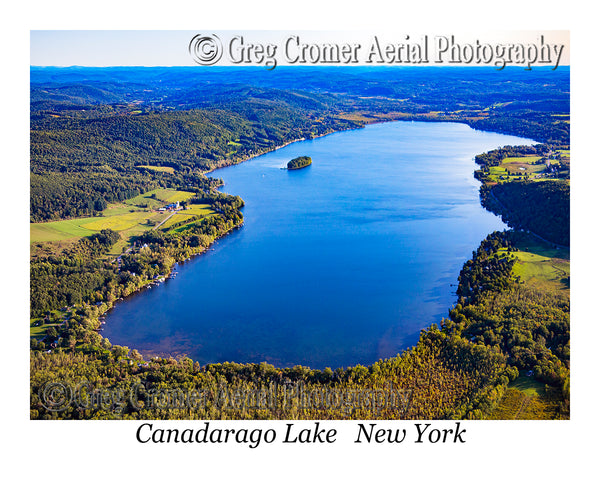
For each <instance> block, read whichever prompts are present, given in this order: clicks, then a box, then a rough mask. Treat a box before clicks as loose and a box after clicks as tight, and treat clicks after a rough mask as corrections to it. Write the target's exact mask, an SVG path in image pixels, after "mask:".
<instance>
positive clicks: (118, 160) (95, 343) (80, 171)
mask: <svg viewBox="0 0 600 480" xmlns="http://www.w3.org/2000/svg"><path fill="white" fill-rule="evenodd" d="M544 81H546V80H544ZM44 88H46V89H47V88H48V87H47V85H46V86H45V87H44ZM70 88H71V90H70V95H71V99H70V100H68V101H65V100H64V98H65V97H64V96H63V97H60V99H58V98H57V97H56V96H53V95H48V94H42V92H41V91H38V90H35V88H34V90H35V95H33V96H32V137H31V138H32V160H31V185H32V191H31V198H32V200H31V219H32V221H40V220H45V221H47V220H51V219H58V218H61V219H64V218H71V217H74V216H75V217H76V216H81V215H101V212H102V211H103V210H104V208H106V206H107V204H108V203H110V202H111V201H115V200H124V199H127V198H132V197H135V196H136V195H138V194H139V193H142V192H143V191H148V190H150V189H152V188H155V187H170V188H176V189H181V190H185V191H189V192H191V193H193V194H194V198H193V199H192V200H191V202H192V203H193V202H198V203H206V204H207V205H210V206H211V208H213V210H214V211H215V212H216V214H215V215H213V216H209V217H207V218H203V219H201V220H198V221H192V222H189V224H187V225H184V226H185V229H183V230H182V231H176V230H175V229H173V231H170V232H166V233H165V232H154V231H152V232H146V233H144V234H142V235H139V236H138V237H137V238H136V239H135V242H134V245H133V246H132V248H131V249H130V250H129V252H128V253H125V252H124V253H123V254H122V255H121V256H120V262H119V263H117V262H113V261H111V260H109V259H107V257H106V254H107V252H108V250H109V249H110V248H111V247H112V246H113V245H114V244H115V242H116V241H117V237H118V234H117V233H116V232H113V231H111V230H108V229H107V230H103V231H101V232H100V233H99V234H96V235H93V236H92V237H87V238H83V239H81V240H79V241H78V242H77V243H75V244H74V245H72V246H71V247H69V248H68V249H67V250H64V251H63V252H58V253H54V254H50V255H46V256H38V257H35V258H32V260H31V315H32V318H34V319H36V321H38V322H42V324H43V323H46V324H51V325H52V326H51V327H50V328H48V329H47V330H45V331H46V335H45V337H44V338H43V339H42V340H41V341H38V340H35V339H32V341H31V350H32V351H31V378H30V381H31V407H30V408H31V418H40V419H49V418H132V419H135V418H157V419H162V418H311V419H313V418H315V419H316V418H357V419H358V418H409V419H437V418H486V417H487V416H488V415H490V414H491V412H493V411H494V409H495V408H496V407H497V405H498V404H499V402H500V401H501V399H502V398H503V395H504V394H505V393H506V391H507V388H508V385H509V383H510V382H512V381H514V380H515V379H517V378H518V377H519V375H524V374H528V375H531V376H532V377H533V378H536V379H537V380H539V381H540V382H544V383H545V384H546V385H548V388H549V390H548V392H549V395H550V397H552V398H555V399H557V404H556V408H555V409H554V410H552V412H550V413H549V415H550V417H549V418H568V415H569V413H568V411H569V409H568V405H569V301H568V297H564V296H563V295H558V296H557V295H553V294H552V293H548V292H540V291H536V290H535V289H533V288H531V287H528V286H526V285H522V284H521V283H520V282H519V280H518V278H516V277H515V276H514V274H513V273H512V266H513V264H514V262H515V259H514V258H513V257H512V256H511V252H512V251H514V250H515V249H516V247H515V242H516V240H515V237H514V235H515V234H514V233H510V232H509V233H498V232H496V233H493V234H491V235H490V236H488V238H487V239H485V240H484V241H483V242H482V244H481V246H480V247H479V248H478V249H477V250H476V251H475V252H474V253H473V258H472V259H470V260H468V261H467V262H466V263H465V265H464V267H463V269H462V271H461V273H460V276H459V286H458V290H457V293H458V298H459V300H458V302H457V304H456V305H454V306H452V308H451V309H450V311H449V318H447V319H445V320H444V321H443V322H442V324H441V325H432V326H431V327H430V328H428V329H425V330H423V332H422V334H421V337H420V339H419V341H418V343H417V345H416V346H415V347H413V348H411V349H408V350H407V351H405V352H403V353H402V354H398V356H397V357H395V358H391V359H387V360H380V361H379V362H375V363H374V364H373V365H370V366H367V367H365V366H361V365H358V366H355V367H352V368H348V369H345V370H344V369H338V370H336V371H332V370H331V369H325V370H323V371H320V370H314V369H310V368H306V367H300V366H298V367H294V368H276V367H273V366H271V365H266V364H260V365H239V364H235V363H224V364H211V365H203V366H202V365H199V364H198V363H197V362H193V360H190V359H188V358H179V359H158V358H155V359H144V358H142V356H141V355H139V353H137V351H135V350H130V349H129V348H127V347H121V346H112V345H110V342H108V340H106V339H105V338H102V336H101V335H100V334H99V333H98V331H97V330H98V329H99V327H100V323H101V318H102V315H104V314H105V313H106V311H107V310H108V309H109V308H111V306H112V305H113V304H114V302H115V301H118V299H119V298H122V297H124V296H127V295H129V294H131V293H132V292H134V291H137V290H139V289H140V288H141V287H143V286H145V285H146V284H147V283H148V282H150V281H152V280H153V279H155V278H156V277H157V276H164V275H168V273H169V272H170V271H171V268H172V266H173V265H174V264H175V262H177V261H181V260H183V259H186V258H189V257H190V256H191V255H195V254H198V253H201V252H202V251H204V250H205V249H206V248H207V247H208V246H209V245H210V244H211V243H212V242H213V241H214V240H215V239H216V238H218V237H219V236H222V235H224V234H226V233H227V232H228V231H230V230H231V229H232V228H235V227H238V226H240V225H241V224H242V222H243V216H242V213H241V208H242V207H243V200H242V199H239V198H238V197H231V196H229V195H225V194H221V193H218V192H215V191H214V188H215V187H216V186H218V184H219V183H218V181H216V180H214V179H209V178H208V177H205V176H204V173H205V172H206V171H210V170H213V169H215V168H218V167H220V166H224V165H229V164H233V163H236V162H239V161H243V160H245V159H247V158H250V157H251V156H255V155H258V154H260V153H263V152H265V151H268V150H271V149H273V148H276V147H277V146H279V145H282V144H284V143H287V142H289V141H292V140H296V139H299V138H311V137H314V136H319V135H323V134H326V133H329V132H332V131H339V130H344V129H347V128H357V127H360V126H362V125H364V124H365V123H369V122H373V121H387V120H397V119H401V120H411V119H412V120H414V119H418V120H425V121H462V122H464V123H467V124H470V125H471V126H473V127H474V128H481V129H491V130H494V129H497V131H504V133H513V134H514V133H517V132H519V133H518V134H521V135H523V136H526V137H530V138H536V139H540V140H542V141H545V142H546V143H544V145H543V146H538V147H534V150H533V152H531V151H529V152H528V153H541V154H544V153H545V152H546V151H547V150H549V149H551V148H554V147H555V146H556V145H565V144H567V145H568V123H566V124H563V123H551V122H550V120H549V119H550V118H551V116H552V115H553V114H554V113H553V112H551V111H550V112H548V111H545V112H535V114H533V113H532V111H527V112H526V114H525V113H524V112H523V108H525V107H523V106H521V108H520V109H515V110H511V111H510V112H509V113H508V111H507V110H506V105H505V106H502V105H501V104H499V103H498V102H497V98H496V99H495V101H494V102H492V103H490V104H489V105H492V104H493V105H494V109H501V110H502V109H503V108H504V109H505V111H502V112H498V113H497V114H490V113H487V114H485V115H483V116H481V117H480V118H478V119H476V118H475V119H474V116H475V117H476V116H477V115H480V114H481V112H483V111H488V112H490V110H489V105H488V107H485V105H475V106H473V111H471V112H465V111H464V110H462V111H461V112H458V111H450V110H449V109H448V110H444V111H443V113H442V114H439V113H437V114H434V115H432V114H430V113H428V112H430V111H431V110H433V108H435V107H436V106H439V105H441V103H442V102H446V101H447V100H442V99H441V98H440V99H439V100H438V101H439V102H440V103H439V104H437V105H436V104H435V101H434V102H432V105H429V106H428V107H427V108H426V107H425V106H424V105H423V104H420V105H418V103H419V102H417V101H413V103H411V104H408V105H406V104H404V105H402V108H399V105H400V104H399V103H398V102H397V99H395V98H394V97H390V98H388V99H387V100H385V99H383V98H379V97H378V98H376V99H374V100H373V102H372V103H371V104H370V105H369V106H367V104H366V103H365V101H364V100H363V99H361V97H359V96H352V95H346V96H341V97H340V95H339V94H332V93H329V92H324V93H323V92H320V93H314V92H312V93H306V92H303V93H302V94H300V93H299V92H298V91H285V90H277V91H273V90H271V91H269V93H270V94H273V93H275V95H276V96H275V99H274V100H273V97H271V96H270V97H269V98H271V99H270V100H265V99H266V98H267V97H266V96H265V93H266V92H265V91H262V90H261V89H258V88H256V87H251V88H247V89H246V90H245V91H244V95H243V98H244V101H243V102H241V103H239V104H235V106H234V101H233V99H235V98H236V96H239V95H240V87H235V88H233V89H232V90H231V91H226V90H227V89H223V90H218V91H213V92H212V94H211V96H210V98H206V97H204V98H205V99H204V100H203V103H197V100H193V101H192V100H190V98H192V97H189V98H187V99H186V100H185V103H186V108H188V110H185V111H177V110H175V111H163V110H161V109H164V108H166V107H168V106H169V105H170V102H169V101H165V102H162V103H160V104H153V106H152V107H150V106H148V107H145V106H144V103H143V102H142V103H141V104H131V103H129V106H128V103H127V102H124V103H119V102H121V101H122V100H123V98H122V97H119V96H118V95H117V94H116V93H115V95H117V97H110V96H108V95H107V90H104V89H102V90H101V93H102V96H107V97H108V98H110V99H111V100H113V103H112V104H105V105H102V104H101V103H102V102H100V105H99V104H97V103H96V104H94V103H90V98H89V97H88V96H89V95H91V96H92V98H95V100H94V102H98V101H99V93H100V92H99V91H98V90H94V89H91V90H86V91H85V97H86V100H79V99H81V98H83V97H82V95H83V92H82V91H81V90H77V91H76V92H75V91H74V90H73V89H74V87H70ZM242 90H243V88H242ZM61 92H62V95H64V94H66V93H68V92H67V91H66V90H65V89H64V87H63V89H62V91H61ZM377 93H379V94H381V93H383V92H377ZM388 93H389V92H388ZM177 95H178V96H177V97H176V98H175V97H173V100H172V101H171V103H173V104H175V103H176V102H181V101H182V100H183V98H182V97H181V93H177ZM567 96H568V94H567ZM76 97H77V98H78V100H76V101H75V100H73V99H75V98H76ZM558 97H560V95H558ZM474 98H476V97H474ZM114 100H116V102H114ZM130 100H131V99H130ZM515 103H518V102H515ZM82 104H83V105H87V106H88V109H87V111H82V110H81V108H80V106H81V105H82ZM533 104H534V105H536V106H537V105H538V104H537V103H536V102H535V101H534V102H533ZM559 104H560V102H557V105H559ZM148 105H150V104H148ZM214 105H217V108H214ZM560 105H562V104H560ZM192 106H193V107H194V108H197V109H198V110H194V109H191V110H190V109H189V107H192ZM525 106H531V104H527V103H525ZM484 108H488V110H484ZM535 108H536V107H534V110H535ZM560 108H561V109H560V110H559V112H560V114H561V115H563V114H564V110H563V109H562V108H563V107H562V106H561V107H560ZM133 109H135V110H133ZM146 109H148V110H146ZM369 109H370V111H369ZM132 112H133V113H132ZM331 112H334V113H335V115H334V114H332V113H331ZM477 112H480V113H477ZM507 113H508V114H507ZM57 114H59V116H62V117H63V118H55V116H56V115H57ZM501 118H503V119H504V120H502V122H501V121H500V119H501ZM509 118H512V119H513V123H510V122H509V121H508V119H509ZM207 119H209V121H207ZM494 119H496V120H494ZM203 122H204V123H203ZM211 122H212V123H211ZM552 125H554V126H552ZM565 132H566V133H565ZM200 146H202V148H203V149H204V150H202V149H199V147H200ZM508 153H509V152H502V153H501V154H500V155H499V156H500V157H502V156H504V157H506V155H507V154H508ZM510 153H511V154H525V153H526V152H525V151H510ZM485 155H487V156H486V157H485V158H484V157H481V158H480V161H478V163H480V162H481V163H480V165H483V166H484V167H485V166H486V162H487V164H488V166H489V165H492V163H493V162H494V161H496V160H494V159H495V158H497V157H498V156H497V155H496V154H494V153H493V152H488V153H487V154H485ZM495 155H496V156H495ZM504 157H503V158H504ZM140 159H143V161H141V162H140ZM490 162H492V163H490ZM143 165H149V166H154V167H159V168H164V167H169V168H170V169H172V173H165V171H160V170H158V169H157V170H154V171H153V170H151V169H140V168H139V167H140V166H143ZM492 166H493V165H492ZM476 176H477V174H476ZM478 178H480V177H478ZM481 179H482V178H480V180H481ZM549 185H551V186H549ZM568 188H569V187H568V185H566V187H565V186H564V184H558V183H556V184H555V183H550V182H540V183H539V184H536V183H531V185H530V184H529V183H527V182H507V183H502V184H497V185H486V184H484V185H483V186H482V203H483V204H484V205H485V206H486V207H487V208H490V209H492V211H494V212H495V213H497V214H502V215H503V218H505V221H507V222H508V223H509V224H510V225H513V226H515V227H517V228H524V229H531V230H532V231H533V232H536V233H538V232H541V233H542V234H546V233H547V232H550V235H549V236H550V238H549V239H550V240H553V241H554V240H556V241H557V243H560V242H564V241H565V238H567V243H566V244H567V245H568V222H566V223H565V218H568V216H567V215H568ZM492 189H493V190H492ZM67 192H68V193H67ZM490 192H494V196H493V197H492V196H491V195H490V194H489V193H490ZM496 193H497V195H496ZM549 196H550V197H549ZM496 197H498V198H496ZM527 198H534V199H535V198H540V199H548V198H550V202H547V203H546V205H550V206H552V205H554V206H556V204H557V202H558V203H560V205H561V206H560V209H559V211H560V212H562V213H561V214H559V215H555V217H556V218H555V219H554V220H551V217H552V215H553V213H555V212H556V208H548V207H542V210H541V211H540V210H539V209H536V211H535V212H530V211H527V209H526V208H524V207H526V206H527V201H524V199H527ZM552 198H556V199H558V200H556V201H555V200H552ZM494 199H496V200H497V203H496V204H494V203H493V200H494ZM536 201H537V200H536ZM565 204H566V207H565ZM501 206H503V207H501ZM502 208H503V209H502ZM565 208H566V209H567V210H566V211H565ZM196 220H197V219H196ZM552 221H554V223H552ZM549 222H550V223H549ZM565 229H566V230H565ZM547 237H548V235H547V236H546V237H545V238H547ZM559 241H560V242H559ZM83 379H85V382H86V398H88V400H89V398H90V396H89V395H88V394H89V393H90V392H93V391H109V392H114V393H116V392H123V391H133V390H135V391H136V392H137V393H136V395H137V396H136V398H137V399H138V400H140V401H141V402H142V403H141V404H139V403H138V404H132V402H130V401H126V402H124V405H122V408H119V409H118V410H115V408H114V404H113V405H108V406H107V405H103V404H98V403H94V402H89V401H88V402H87V403H85V402H83V403H84V404H83V405H76V404H75V403H73V404H71V405H68V406H66V407H65V408H64V409H63V408H61V409H58V410H54V411H53V410H52V409H48V408H47V406H48V405H47V402H46V401H45V400H46V397H45V394H46V391H45V390H44V388H45V386H47V385H48V384H51V383H52V382H63V383H64V382H66V383H68V384H69V385H71V386H72V388H73V389H76V386H77V385H80V384H81V382H82V380H83ZM140 385H142V386H143V388H141V387H139V386H140ZM290 385H292V386H294V385H295V386H297V385H302V386H303V388H306V389H309V390H310V389H312V390H315V389H317V390H318V389H337V390H340V391H342V392H350V391H352V392H355V391H358V392H369V391H373V390H378V389H379V390H381V389H385V388H388V389H389V388H391V389H395V390H398V391H409V392H410V395H411V401H410V402H409V404H408V405H406V408H404V409H402V410H397V409H389V408H388V409H381V408H378V409H374V408H372V405H371V406H370V407H367V406H365V407H364V408H358V409H354V410H352V411H347V410H344V409H342V410H340V409H339V408H323V407H319V408H316V407H308V408H306V407H305V406H303V405H302V404H301V403H300V404H299V403H296V404H293V402H292V404H286V406H285V408H283V407H278V408H273V407H272V406H271V407H270V408H251V409H239V408H224V406H223V404H222V402H220V401H219V393H218V392H219V391H221V390H223V389H240V390H246V391H250V390H257V389H267V388H275V392H279V393H276V397H277V395H281V390H280V389H281V388H284V389H285V388H288V389H289V388H291V387H290ZM273 386H275V387H273ZM161 388H162V389H167V390H169V391H172V392H180V393H181V392H186V391H188V392H189V391H197V390H201V391H203V392H210V393H209V394H208V396H207V398H206V401H205V403H204V404H203V406H202V408H190V407H189V406H187V407H185V406H183V407H182V406H177V405H176V407H177V408H173V405H170V406H169V405H167V406H166V407H165V405H164V404H160V403H159V404H156V402H155V401H154V400H155V397H153V393H152V392H153V391H155V390H156V389H161ZM278 388H279V389H278ZM132 389H133V390H132ZM138 394H139V395H138ZM92 397H93V395H92ZM277 398H279V397H277ZM140 405H142V406H141V407H140Z"/></svg>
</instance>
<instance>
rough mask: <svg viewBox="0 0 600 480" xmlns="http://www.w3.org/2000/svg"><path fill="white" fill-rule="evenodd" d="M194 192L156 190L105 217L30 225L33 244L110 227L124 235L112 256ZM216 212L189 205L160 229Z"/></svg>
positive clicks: (117, 205) (107, 211)
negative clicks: (173, 205)
mask: <svg viewBox="0 0 600 480" xmlns="http://www.w3.org/2000/svg"><path fill="white" fill-rule="evenodd" d="M193 195H194V194H193V193H191V192H185V191H180V190H172V189H156V190H152V191H150V192H147V193H144V194H141V195H138V196H137V197H134V198H131V199H129V200H126V201H124V202H120V203H113V204H110V205H108V207H107V208H106V209H105V210H104V211H103V212H102V216H96V217H82V218H75V219H70V220H59V221H55V222H46V223H32V224H30V228H29V231H30V243H31V244H36V243H44V242H60V241H74V240H77V239H79V238H82V237H87V236H90V235H93V234H94V233H98V232H100V231H101V230H103V229H106V228H109V229H111V230H114V231H117V232H119V233H120V234H121V241H120V242H118V243H117V244H116V245H115V246H114V247H113V249H112V251H111V253H119V252H120V251H121V249H122V248H123V247H124V246H125V245H126V244H127V242H128V240H129V238H131V237H132V236H135V235H140V234H141V233H143V232H145V231H148V230H151V229H153V228H155V227H156V226H157V225H159V224H160V223H161V222H163V221H164V220H165V219H167V218H168V217H169V215H170V214H171V212H166V211H163V212H159V211H158V208H160V207H162V206H164V205H167V204H169V203H175V202H182V201H187V200H189V199H190V198H192V197H193ZM213 213H214V211H213V210H211V209H210V207H209V206H208V205H190V206H189V210H182V211H180V212H178V213H176V214H174V215H173V216H172V217H171V218H169V220H168V221H167V222H165V224H164V225H162V226H161V230H163V231H165V230H168V227H169V225H173V224H175V223H178V222H181V221H182V220H186V219H190V220H192V217H195V216H198V215H202V216H206V215H211V214H213Z"/></svg>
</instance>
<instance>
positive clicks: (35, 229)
mask: <svg viewBox="0 0 600 480" xmlns="http://www.w3.org/2000/svg"><path fill="white" fill-rule="evenodd" d="M96 220H97V217H86V218H76V219H73V220H59V221H57V222H47V223H32V224H30V227H29V235H30V242H31V243H34V242H53V241H58V240H68V239H71V238H81V237H87V236H90V235H93V234H94V233H96V232H95V231H93V230H90V229H88V228H85V225H86V224H88V223H92V222H94V221H96Z"/></svg>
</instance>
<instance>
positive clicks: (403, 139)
mask: <svg viewBox="0 0 600 480" xmlns="http://www.w3.org/2000/svg"><path fill="white" fill-rule="evenodd" d="M533 143H534V142H532V141H529V140H524V139H520V138H517V137H511V136H507V135H500V134H496V133H489V132H481V131H475V130H473V129H471V128H470V127H468V126H466V125H463V124H455V123H425V122H391V123H382V124H375V125H369V126H367V127H366V128H364V129H359V130H352V131H346V132H340V133H335V134H332V135H328V136H326V137H322V138H318V139H315V140H309V141H303V142H296V143H294V144H291V145H289V146H287V147H285V148H282V149H279V150H277V151H275V152H272V153H268V154H265V155H262V156H260V157H257V158H255V159H253V160H250V161H248V162H245V163H242V164H240V165H236V166H232V167H227V168H224V169H220V170H218V171H216V172H214V174H213V176H216V177H220V178H223V179H224V181H225V186H224V187H223V188H222V190H223V191H226V192H228V193H231V194H234V195H240V196H241V197H242V198H243V199H244V201H245V202H246V206H245V207H244V209H243V213H244V218H245V224H244V226H243V227H242V228H241V229H238V230H236V231H234V232H233V233H231V234H229V235H227V236H226V237H224V238H222V239H220V240H218V241H217V242H216V243H215V244H214V245H213V246H212V248H211V250H210V251H209V252H207V253H206V254H204V255H201V256H198V257H196V258H194V259H192V260H191V261H188V262H186V263H185V264H184V265H179V266H177V267H176V270H177V271H178V272H179V274H178V276H177V277H176V278H175V279H172V280H167V281H166V282H165V283H164V284H162V285H161V286H159V287H155V288H153V289H151V290H146V291H143V292H141V293H139V294H136V295H133V296H132V297H130V298H127V299H125V300H124V301H123V302H120V303H119V304H118V305H117V306H116V307H115V308H114V309H113V310H112V311H111V313H110V314H109V315H108V317H107V321H106V325H105V328H104V331H103V332H102V333H103V335H104V336H106V337H107V338H108V339H109V340H110V341H111V342H112V343H113V344H119V345H127V346H129V347H131V348H137V349H138V350H139V351H140V352H141V353H143V354H159V355H173V356H176V355H179V354H187V355H188V356H189V357H191V358H192V359H194V360H197V361H199V362H200V363H201V364H205V363H210V362H224V361H234V362H240V363H246V362H262V361H266V362H268V363H272V364H274V365H276V366H281V367H285V366H293V365H306V366H309V367H313V368H324V367H326V366H330V367H332V368H334V369H335V368H337V367H346V366H352V365H356V364H370V363H372V362H374V361H376V360H378V359H380V358H387V357H390V356H394V355H396V354H397V353H399V352H401V351H402V350H404V349H405V348H407V347H410V346H412V345H414V344H415V343H416V342H417V340H418V337H419V332H420V330H421V329H422V328H424V327H427V326H429V325H430V324H432V323H434V322H435V323H438V322H439V321H440V320H441V319H442V318H443V317H444V316H447V314H448V309H449V308H450V307H451V305H452V304H453V303H454V302H455V300H456V296H455V294H454V292H455V290H456V286H455V284H456V283H457V282H456V280H457V276H458V274H459V272H460V269H461V266H462V264H463V263H464V262H465V261H466V260H467V259H468V258H470V256H471V252H472V251H473V250H474V249H475V248H476V247H477V246H478V245H479V243H480V241H481V240H482V239H483V238H484V237H485V236H486V235H487V234H488V233H490V232H492V231H494V230H503V229H504V228H505V226H504V224H503V223H502V222H501V221H500V219H499V218H498V217H496V216H494V215H493V214H491V213H489V212H486V211H485V210H484V209H483V208H482V207H481V205H480V203H479V196H478V189H479V182H477V181H476V180H475V179H474V177H473V171H474V170H475V168H476V165H475V163H474V161H473V157H474V156H475V155H476V154H478V153H482V152H485V151H487V150H491V149H493V148H496V147H498V146H504V145H524V144H533ZM300 155H308V156H311V157H312V159H313V164H312V165H311V166H309V167H307V168H304V169H301V170H295V171H287V170H282V169H281V167H283V166H284V165H285V164H286V163H287V161H288V160H290V159H292V158H294V157H297V156H300Z"/></svg>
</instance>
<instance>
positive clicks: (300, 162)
mask: <svg viewBox="0 0 600 480" xmlns="http://www.w3.org/2000/svg"><path fill="white" fill-rule="evenodd" d="M311 163H312V158H310V157H307V156H302V157H296V158H293V159H292V160H290V161H289V162H288V163H287V169H288V170H298V169H300V168H305V167H308V166H309V165H310V164H311Z"/></svg>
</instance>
